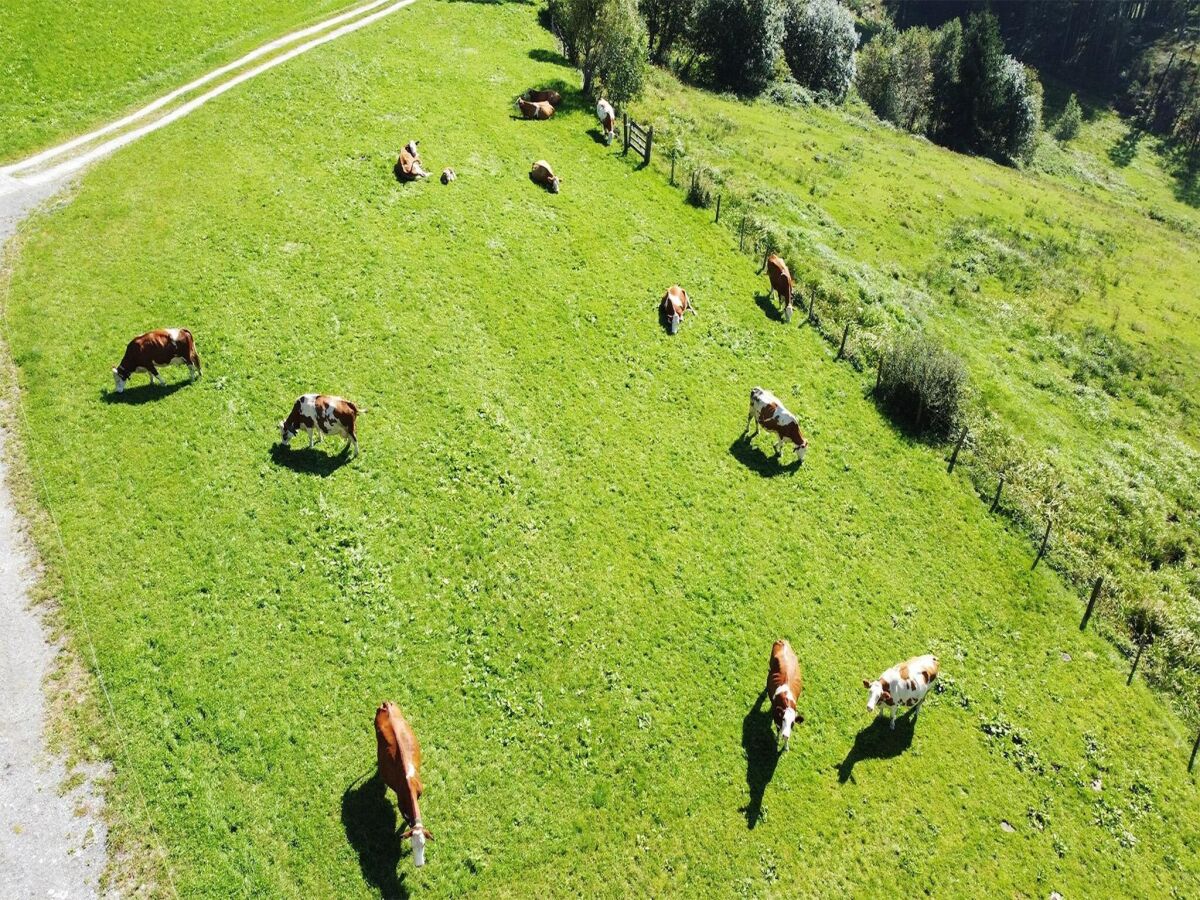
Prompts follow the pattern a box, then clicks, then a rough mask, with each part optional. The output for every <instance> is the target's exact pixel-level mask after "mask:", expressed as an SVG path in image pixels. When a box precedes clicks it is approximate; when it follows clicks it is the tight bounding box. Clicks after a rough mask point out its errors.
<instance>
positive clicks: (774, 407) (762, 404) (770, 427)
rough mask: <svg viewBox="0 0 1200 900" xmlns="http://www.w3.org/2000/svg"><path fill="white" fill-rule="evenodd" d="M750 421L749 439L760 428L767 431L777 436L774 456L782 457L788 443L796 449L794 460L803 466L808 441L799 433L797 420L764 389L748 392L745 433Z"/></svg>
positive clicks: (757, 388) (754, 389) (748, 428)
mask: <svg viewBox="0 0 1200 900" xmlns="http://www.w3.org/2000/svg"><path fill="white" fill-rule="evenodd" d="M751 421H753V422H754V434H751V435H750V437H751V438H753V437H754V435H756V434H758V429H759V427H760V426H761V427H762V428H765V429H767V431H770V432H771V433H773V434H776V435H778V436H779V440H778V441H777V442H776V443H775V454H776V456H782V455H783V444H784V441H790V442H791V444H792V446H793V447H795V448H796V459H798V460H800V464H801V465H804V456H805V454H807V453H808V440H807V439H805V437H804V435H803V434H801V433H800V423H799V420H798V419H797V418H796V417H795V416H793V415H792V414H791V413H790V412H788V411H787V409H786V408H785V407H784V405H783V404H782V403H781V402H780V400H779V398H778V397H776V396H775V395H774V394H772V393H771V392H770V391H768V390H767V389H766V388H760V387H756V388H753V389H751V391H750V414H749V416H747V418H746V432H749V431H750V422H751Z"/></svg>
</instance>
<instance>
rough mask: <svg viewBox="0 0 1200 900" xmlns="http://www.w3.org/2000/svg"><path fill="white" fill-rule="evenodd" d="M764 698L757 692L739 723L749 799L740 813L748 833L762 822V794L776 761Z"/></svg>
mask: <svg viewBox="0 0 1200 900" xmlns="http://www.w3.org/2000/svg"><path fill="white" fill-rule="evenodd" d="M766 698H767V692H766V691H765V690H764V691H760V692H759V694H758V696H757V697H755V698H754V703H753V704H752V705H751V707H750V710H749V712H747V713H746V716H745V718H743V719H742V750H744V751H745V753H746V788H747V790H748V791H749V792H750V799H749V800H748V801H747V803H746V805H745V806H744V807H743V808H742V810H741V811H742V812H744V813H745V814H746V827H747V828H750V829H753V828H754V826H755V825H757V824H758V823H759V820H760V819H762V801H763V794H765V793H766V791H767V785H768V784H770V783H771V779H772V778H773V777H775V767H776V766H777V765H778V764H779V757H780V750H779V747H778V744H777V742H776V739H775V731H774V730H773V728H772V727H771V726H772V720H771V704H769V703H768V704H767V708H766V709H765V710H764V709H763V708H762V705H763V700H765V699H766Z"/></svg>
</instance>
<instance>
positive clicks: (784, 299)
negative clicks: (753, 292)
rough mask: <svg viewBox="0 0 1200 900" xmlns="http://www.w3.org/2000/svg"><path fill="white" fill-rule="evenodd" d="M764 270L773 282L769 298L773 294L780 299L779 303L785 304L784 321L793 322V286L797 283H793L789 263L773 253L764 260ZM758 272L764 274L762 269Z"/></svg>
mask: <svg viewBox="0 0 1200 900" xmlns="http://www.w3.org/2000/svg"><path fill="white" fill-rule="evenodd" d="M763 268H765V269H766V270H767V278H768V279H769V280H770V282H771V290H770V292H769V293H768V296H770V294H772V293H773V294H776V295H777V296H778V297H779V302H780V303H782V304H783V321H785V322H790V321H792V309H793V307H792V286H793V284H794V283H795V282H793V281H792V273H791V272H789V271H788V267H787V263H785V262H784V261H783V259H782V258H781V257H779V256H777V255H776V254H774V253H772V254H771V255H770V256H768V257H766V258H765V259H764V260H763ZM758 271H759V273H760V274H761V273H762V269H759V270H758Z"/></svg>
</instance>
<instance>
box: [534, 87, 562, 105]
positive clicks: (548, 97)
mask: <svg viewBox="0 0 1200 900" xmlns="http://www.w3.org/2000/svg"><path fill="white" fill-rule="evenodd" d="M525 100H526V102H528V103H549V104H550V105H551V106H553V107H554V108H555V109H558V104H560V103H562V94H560V93H559V92H558V91H551V90H543V91H526V92H525Z"/></svg>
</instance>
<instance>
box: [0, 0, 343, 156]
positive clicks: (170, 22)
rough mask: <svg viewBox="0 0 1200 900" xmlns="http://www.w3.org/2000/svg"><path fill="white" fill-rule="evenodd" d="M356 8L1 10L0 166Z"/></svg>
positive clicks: (320, 0) (271, 0)
mask: <svg viewBox="0 0 1200 900" xmlns="http://www.w3.org/2000/svg"><path fill="white" fill-rule="evenodd" d="M363 2H365V0H363ZM353 5H355V4H352V3H350V2H348V0H254V2H250V3H247V2H245V0H206V2H197V0H184V2H176V3H161V2H153V0H132V2H131V0H122V2H121V3H113V2H111V0H76V2H73V3H71V4H63V3H61V2H55V0H16V2H11V3H5V4H3V5H2V6H0V162H5V161H9V160H12V159H16V158H19V157H21V156H23V155H25V153H26V152H28V151H32V150H36V149H38V148H39V147H41V146H43V145H45V144H49V143H53V142H54V141H55V140H56V139H59V138H66V137H69V136H71V135H72V134H74V133H76V132H79V131H82V130H84V129H85V128H87V127H88V126H90V125H94V124H96V123H99V122H105V121H107V120H109V119H112V118H116V117H117V116H118V115H119V114H120V113H122V112H124V111H126V110H127V109H129V107H131V106H133V105H135V104H137V103H138V102H139V101H144V100H149V99H150V98H151V97H153V96H155V95H157V94H160V93H164V92H165V91H167V90H170V89H171V88H174V87H177V86H179V85H181V84H183V83H185V82H187V81H188V80H189V79H191V78H193V77H195V76H197V75H199V74H201V73H203V72H205V71H206V70H208V69H210V68H213V67H215V66H218V65H220V64H222V63H225V62H228V61H229V60H231V59H234V58H235V57H237V56H238V55H239V54H240V53H242V52H245V51H247V50H250V49H251V48H253V47H254V46H255V45H257V44H260V43H262V42H263V41H265V40H267V39H269V38H271V37H273V36H275V35H277V34H281V33H282V32H284V31H286V30H288V29H290V28H292V27H293V26H299V25H303V24H307V23H308V22H310V21H312V20H314V19H317V18H319V17H321V15H322V14H328V13H330V12H332V11H335V10H337V9H339V8H342V7H350V6H353ZM357 5H362V4H361V3H359V4H357ZM66 6H69V9H66V8H64V7H66Z"/></svg>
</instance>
